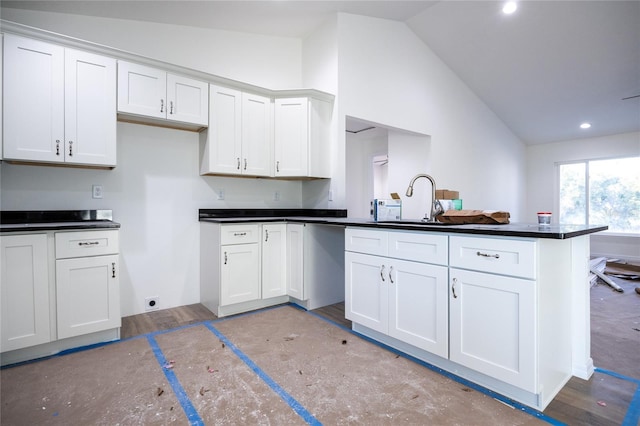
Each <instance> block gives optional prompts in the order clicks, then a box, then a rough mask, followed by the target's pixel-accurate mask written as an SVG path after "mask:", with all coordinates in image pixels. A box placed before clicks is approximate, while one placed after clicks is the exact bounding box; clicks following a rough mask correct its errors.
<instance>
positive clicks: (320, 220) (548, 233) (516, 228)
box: [200, 210, 608, 240]
mask: <svg viewBox="0 0 640 426" xmlns="http://www.w3.org/2000/svg"><path fill="white" fill-rule="evenodd" d="M261 212H262V216H256V217H231V216H225V217H202V216H201V218H200V221H201V222H213V223H221V224H223V223H247V222H285V221H286V222H295V223H316V224H325V225H337V226H345V227H346V226H360V227H367V228H377V229H395V230H407V231H423V232H443V233H455V234H476V235H491V236H504V237H520V238H547V239H556V240H563V239H568V238H574V237H578V236H581V235H588V234H593V233H596V232H600V231H605V230H607V229H608V227H607V226H590V227H582V228H579V229H566V228H567V227H562V226H556V227H550V228H544V229H540V227H539V226H538V225H537V224H507V225H419V224H395V223H380V222H374V221H372V220H368V219H353V218H347V217H317V216H316V217H305V216H292V217H287V216H276V217H269V216H268V215H266V214H265V211H264V210H261Z"/></svg>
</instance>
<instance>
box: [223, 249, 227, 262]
mask: <svg viewBox="0 0 640 426" xmlns="http://www.w3.org/2000/svg"><path fill="white" fill-rule="evenodd" d="M224 264H225V265H226V264H227V252H226V251H225V252H224Z"/></svg>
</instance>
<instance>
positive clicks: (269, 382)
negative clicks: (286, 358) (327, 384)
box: [205, 324, 322, 426]
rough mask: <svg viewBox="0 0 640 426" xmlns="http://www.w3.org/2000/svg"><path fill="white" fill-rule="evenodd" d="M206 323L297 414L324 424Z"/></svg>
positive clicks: (312, 423) (311, 421)
mask: <svg viewBox="0 0 640 426" xmlns="http://www.w3.org/2000/svg"><path fill="white" fill-rule="evenodd" d="M205 325H206V327H207V328H208V329H209V330H211V332H212V333H213V334H215V335H216V337H218V339H220V340H221V341H222V343H224V344H225V345H226V346H227V347H228V348H229V349H231V350H232V351H233V353H234V354H236V356H237V357H238V358H240V359H241V360H242V361H243V362H244V363H245V364H247V366H248V367H249V368H251V370H253V372H254V373H256V374H257V375H258V377H260V379H262V381H264V382H265V383H266V384H267V385H268V386H269V387H270V388H271V389H272V390H273V391H274V392H275V393H276V394H278V396H279V397H280V398H282V399H283V400H284V402H286V403H287V404H288V405H289V407H291V409H292V410H293V411H295V412H296V414H298V415H299V416H300V417H302V419H303V420H304V421H305V422H307V423H308V424H310V425H318V426H321V425H322V423H320V421H319V420H318V419H316V418H315V417H314V416H313V414H311V413H310V412H309V411H307V409H306V408H304V407H303V406H302V404H300V403H299V402H298V401H296V399H295V398H293V397H292V396H291V395H290V394H289V393H288V392H287V391H285V390H284V389H283V388H282V386H280V385H279V384H278V383H276V382H275V380H273V379H272V378H271V377H269V376H268V375H267V373H265V372H264V371H263V370H262V369H261V368H260V367H258V365H257V364H256V363H255V362H253V361H252V360H251V358H249V357H248V356H247V355H246V354H245V353H244V352H242V351H241V350H240V349H239V348H238V347H237V346H236V345H234V344H233V343H231V342H230V341H229V339H227V337H226V336H225V335H224V334H222V333H221V332H220V331H219V330H218V329H217V328H215V327H214V326H213V325H212V324H205Z"/></svg>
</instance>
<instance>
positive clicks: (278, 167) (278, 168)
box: [276, 161, 280, 173]
mask: <svg viewBox="0 0 640 426" xmlns="http://www.w3.org/2000/svg"><path fill="white" fill-rule="evenodd" d="M276 172H278V173H280V161H276Z"/></svg>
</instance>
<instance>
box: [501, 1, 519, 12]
mask: <svg viewBox="0 0 640 426" xmlns="http://www.w3.org/2000/svg"><path fill="white" fill-rule="evenodd" d="M516 9H518V3H516V2H515V1H508V2H506V3H505V4H504V6H503V7H502V12H503V13H505V14H507V15H511V14H512V13H513V12H515V11H516Z"/></svg>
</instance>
